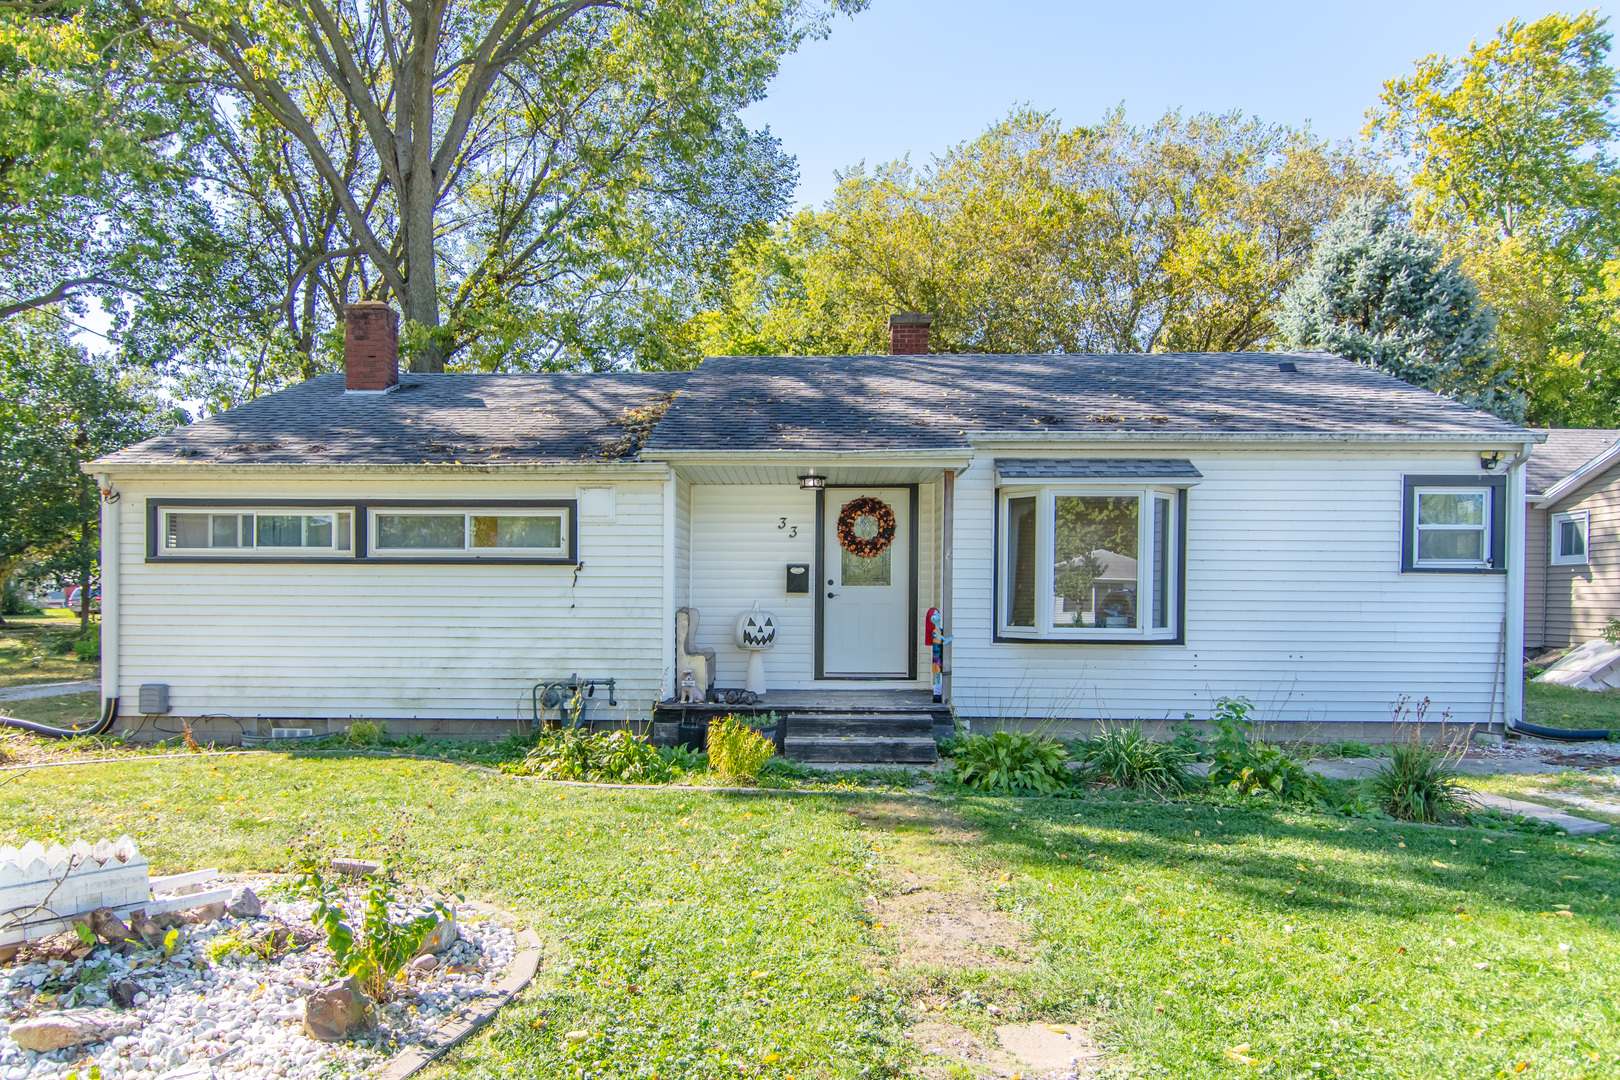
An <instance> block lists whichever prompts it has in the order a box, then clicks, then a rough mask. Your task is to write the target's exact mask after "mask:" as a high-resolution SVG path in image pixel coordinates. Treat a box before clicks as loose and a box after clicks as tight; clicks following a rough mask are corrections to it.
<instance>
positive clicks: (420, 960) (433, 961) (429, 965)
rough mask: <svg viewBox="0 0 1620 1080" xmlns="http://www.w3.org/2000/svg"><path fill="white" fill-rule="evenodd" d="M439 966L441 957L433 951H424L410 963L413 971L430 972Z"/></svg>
mask: <svg viewBox="0 0 1620 1080" xmlns="http://www.w3.org/2000/svg"><path fill="white" fill-rule="evenodd" d="M438 966H439V958H438V957H437V956H434V955H433V954H432V953H423V954H422V955H421V956H418V957H417V958H416V959H414V960H412V961H411V963H410V968H411V970H412V971H421V972H429V971H432V970H433V969H434V968H436V967H438Z"/></svg>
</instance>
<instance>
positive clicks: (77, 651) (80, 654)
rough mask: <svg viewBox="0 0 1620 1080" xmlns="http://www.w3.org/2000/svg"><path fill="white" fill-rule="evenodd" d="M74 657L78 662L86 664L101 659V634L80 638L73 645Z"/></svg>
mask: <svg viewBox="0 0 1620 1080" xmlns="http://www.w3.org/2000/svg"><path fill="white" fill-rule="evenodd" d="M73 656H74V659H76V660H82V661H85V662H89V661H93V660H100V659H101V634H100V633H98V632H95V633H92V634H91V635H90V636H89V637H84V638H80V639H79V640H78V641H75V642H74V643H73Z"/></svg>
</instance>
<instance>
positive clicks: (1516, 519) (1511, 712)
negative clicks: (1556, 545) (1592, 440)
mask: <svg viewBox="0 0 1620 1080" xmlns="http://www.w3.org/2000/svg"><path fill="white" fill-rule="evenodd" d="M1534 449H1535V444H1534V443H1525V444H1524V450H1523V452H1521V453H1520V454H1519V456H1518V457H1516V458H1514V459H1513V460H1512V461H1510V462H1508V475H1507V504H1508V509H1509V511H1510V512H1509V514H1508V535H1507V616H1506V621H1507V633H1506V634H1504V635H1503V653H1504V655H1503V657H1502V731H1503V734H1506V733H1507V730H1508V728H1510V727H1512V726H1513V725H1515V724H1517V723H1519V722H1520V721H1521V720H1523V719H1524V575H1525V558H1524V548H1525V539H1526V527H1527V522H1526V519H1527V517H1528V515H1529V511H1528V508H1527V507H1526V506H1525V501H1524V488H1525V476H1524V463H1525V462H1526V461H1529V460H1530V453H1531V451H1532V450H1534ZM1495 719H1496V718H1495V717H1494V716H1493V717H1488V718H1487V720H1488V721H1491V722H1494V721H1495ZM1490 726H1491V725H1490V723H1487V725H1486V727H1487V729H1489V727H1490Z"/></svg>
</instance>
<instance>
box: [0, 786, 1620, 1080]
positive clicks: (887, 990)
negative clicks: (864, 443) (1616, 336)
mask: <svg viewBox="0 0 1620 1080" xmlns="http://www.w3.org/2000/svg"><path fill="white" fill-rule="evenodd" d="M12 777H16V778H15V779H12ZM4 779H5V780H6V781H8V782H4V783H0V823H3V824H4V826H6V827H5V829H4V833H3V834H0V836H3V838H4V839H6V840H7V841H10V842H17V841H20V840H22V839H24V838H26V837H40V838H42V839H63V840H67V839H72V838H74V837H78V836H86V837H95V836H99V835H109V836H116V835H117V834H119V833H121V832H125V831H128V832H131V833H133V834H135V835H137V836H139V837H141V839H142V846H143V850H145V851H146V852H147V853H148V855H149V856H150V857H151V858H152V859H153V861H154V864H155V869H156V870H158V871H171V870H182V869H192V868H196V867H198V866H219V867H221V868H223V869H226V870H240V869H264V870H273V869H278V868H281V867H282V866H284V865H285V863H286V859H287V851H288V847H289V844H291V843H293V842H295V841H299V840H315V841H318V842H321V843H323V844H325V845H327V846H329V847H330V848H332V849H333V850H337V851H341V852H345V853H354V854H367V855H378V854H389V853H391V854H393V855H394V856H395V857H396V858H397V859H398V860H399V862H400V865H401V866H402V867H404V868H405V869H406V871H407V872H408V873H410V874H411V875H412V876H414V877H417V878H419V879H423V880H428V881H434V882H438V883H441V884H443V885H446V886H451V887H456V888H460V889H463V890H465V891H466V892H467V893H468V894H469V895H471V896H477V897H480V898H486V899H489V900H491V901H493V902H495V903H498V904H501V905H503V906H506V907H508V908H510V909H512V910H514V911H516V912H518V913H519V914H520V915H522V916H524V917H525V918H529V919H532V920H534V922H535V924H536V925H537V927H538V928H539V930H540V931H541V934H542V937H543V938H544V939H545V940H546V942H547V954H546V958H545V961H544V964H543V967H542V973H541V976H540V978H539V979H538V980H537V981H536V983H535V984H534V986H533V987H532V988H531V989H530V990H529V992H528V993H527V994H526V995H525V996H524V998H523V999H522V1000H521V1001H520V1002H519V1003H517V1004H516V1005H514V1006H512V1007H509V1008H508V1009H506V1010H503V1012H502V1013H501V1015H500V1016H499V1017H498V1018H497V1020H496V1021H495V1022H494V1024H493V1025H492V1026H491V1027H490V1028H489V1029H487V1031H486V1032H485V1033H484V1034H482V1035H480V1036H479V1037H478V1038H477V1039H475V1040H474V1041H473V1042H471V1043H470V1044H469V1045H468V1046H466V1047H465V1048H464V1049H462V1050H461V1051H459V1052H458V1053H457V1054H455V1055H454V1056H453V1057H452V1059H451V1060H450V1061H449V1062H448V1063H447V1064H446V1065H444V1066H442V1067H440V1068H439V1070H438V1071H437V1073H436V1075H438V1076H441V1077H442V1076H457V1077H461V1076H465V1077H494V1076H500V1077H547V1078H550V1077H561V1076H570V1077H573V1076H580V1077H584V1076H591V1077H602V1078H610V1077H612V1078H618V1077H623V1078H631V1077H641V1078H647V1077H651V1076H655V1075H656V1076H658V1077H660V1078H664V1080H682V1078H693V1080H696V1078H700V1077H701V1078H712V1077H721V1076H735V1075H765V1076H783V1077H787V1076H792V1077H823V1076H849V1077H855V1076H866V1077H882V1076H898V1075H913V1074H915V1072H916V1070H917V1069H918V1068H920V1067H921V1065H922V1064H923V1062H922V1061H921V1059H920V1055H919V1054H918V1052H917V1051H916V1050H915V1049H914V1048H913V1046H912V1044H911V1043H909V1042H908V1041H907V1040H906V1039H905V1037H904V1032H905V1028H906V1026H907V1024H909V1023H911V1022H913V1021H915V1020H916V1019H917V1017H916V1016H915V1014H914V1013H913V1012H912V1011H911V1004H912V1002H914V1001H915V1000H917V998H918V997H919V996H921V995H927V996H929V997H931V998H933V999H935V1000H946V999H948V1000H950V1001H952V1002H954V1004H953V1005H952V1006H951V1007H950V1008H949V1010H948V1018H949V1019H950V1020H951V1021H952V1022H955V1023H957V1024H960V1025H962V1026H963V1027H967V1028H969V1029H971V1030H975V1031H978V1032H980V1033H981V1034H985V1033H988V1028H989V1026H990V1024H991V1018H990V1017H989V1015H988V1014H987V1012H986V1005H987V1004H991V1003H994V1004H996V1005H997V1007H998V1008H999V1009H1001V1015H1002V1016H1011V1017H1019V1018H1022V1019H1026V1020H1042V1021H1046V1022H1054V1023H1056V1022H1061V1023H1071V1022H1080V1023H1085V1024H1091V1025H1094V1026H1095V1029H1096V1030H1097V1032H1098V1037H1099V1038H1100V1039H1101V1040H1102V1041H1104V1042H1105V1043H1106V1044H1108V1046H1109V1048H1110V1049H1109V1054H1110V1056H1111V1057H1112V1059H1113V1061H1114V1062H1115V1064H1116V1066H1117V1067H1118V1068H1119V1069H1121V1070H1122V1071H1127V1072H1132V1073H1136V1074H1140V1075H1160V1076H1175V1077H1237V1076H1250V1075H1261V1074H1264V1075H1269V1076H1281V1077H1316V1076H1322V1077H1330V1076H1346V1077H1358V1078H1374V1077H1378V1078H1382V1077H1391V1078H1393V1077H1414V1078H1416V1077H1424V1078H1427V1077H1447V1078H1451V1077H1467V1078H1472V1077H1479V1078H1491V1077H1497V1076H1500V1075H1506V1076H1510V1077H1513V1076H1519V1075H1525V1076H1530V1077H1547V1076H1551V1077H1608V1076H1613V1075H1615V1074H1616V1070H1617V1068H1620V1016H1617V1012H1620V1001H1617V999H1616V995H1615V992H1614V988H1615V987H1616V986H1620V947H1617V946H1620V906H1617V905H1616V903H1615V902H1614V901H1613V900H1612V896H1613V895H1614V894H1616V893H1620V881H1617V875H1616V869H1617V865H1620V864H1617V860H1616V849H1615V847H1614V846H1613V844H1612V843H1609V842H1597V843H1586V842H1582V843H1575V842H1571V841H1570V840H1568V839H1564V838H1539V837H1538V838H1531V837H1528V836H1520V835H1516V834H1512V833H1494V834H1485V833H1482V832H1479V831H1473V830H1454V829H1424V828H1419V827H1413V826H1396V825H1388V824H1367V823H1363V822H1359V821H1357V822H1347V821H1346V820H1345V819H1343V818H1329V817H1324V816H1317V815H1311V814H1303V813H1292V812H1286V811H1282V810H1279V809H1276V808H1260V809H1239V808H1234V807H1219V806H1214V805H1208V804H1200V805H1195V806H1191V807H1178V806H1164V805H1159V804H1132V803H1118V802H1108V801H1101V800H1098V801H1082V800H1001V799H990V798H967V799H960V800H955V801H947V800H926V801H923V800H915V799H914V800H911V801H909V802H906V803H903V804H902V803H896V804H893V805H896V806H900V805H906V806H923V807H928V808H930V810H931V812H933V813H935V814H936V815H942V816H952V817H953V818H954V819H955V820H956V822H957V824H958V826H961V827H965V828H968V829H971V830H974V831H975V832H976V834H977V835H976V838H972V839H971V841H970V842H967V843H962V842H960V841H961V834H960V828H958V829H956V830H955V831H954V832H955V835H953V836H952V837H951V838H949V839H947V838H946V837H944V836H942V835H941V834H940V832H939V830H936V829H930V828H927V827H918V828H907V827H901V826H893V827H886V826H884V825H882V824H881V821H882V819H878V820H879V823H878V824H873V825H870V826H868V825H865V824H863V823H862V821H861V820H860V819H858V818H856V817H855V816H852V815H851V814H850V813H849V811H850V810H851V809H856V808H861V807H871V806H878V805H883V804H882V803H881V802H880V801H879V800H877V799H874V798H871V797H864V798H853V797H846V798H836V797H831V796H820V795H816V796H797V797H784V796H764V797H748V796H742V797H726V796H718V795H713V794H706V793H701V792H691V791H686V792H683V791H680V790H679V789H647V790H645V791H600V790H587V789H578V788H559V787H555V786H548V785H544V784H538V783H534V782H529V781H522V780H516V779H512V778H507V777H499V776H491V775H488V774H484V773H479V772H474V771H471V770H466V769H460V768H456V767H454V766H449V765H440V764H435V763H426V762H409V761H397V760H396V761H379V760H360V759H345V758H337V759H333V758H326V759H296V758H283V757H278V756H273V755H268V754H266V755H255V756H254V757H253V758H251V759H231V758H225V759H196V760H186V761H181V762H166V763H146V764H133V763H132V764H126V765H118V766H100V767H94V766H78V767H68V768H60V769H50V770H41V771H36V772H31V773H26V774H11V775H10V776H6V777H4ZM1486 840H1490V841H1491V843H1486ZM1453 841H1455V844H1453ZM1403 844H1404V845H1405V846H1401V845H1403ZM947 864H948V865H949V866H950V867H952V868H954V869H952V871H951V873H952V874H955V875H957V876H960V877H961V878H962V879H963V880H965V881H968V882H972V883H976V884H975V887H976V888H981V889H983V890H986V891H987V892H988V893H989V895H991V896H993V897H994V903H995V905H996V906H997V907H998V908H1000V909H1001V910H1003V911H1004V912H1005V913H1006V914H1007V915H1008V916H1010V917H1011V918H1013V919H1014V921H1015V922H1016V923H1017V924H1018V925H1020V926H1025V927H1027V931H1028V951H1029V952H1030V954H1031V955H1032V957H1033V958H1034V961H1033V963H1031V964H1030V965H1029V966H1027V967H1022V968H1020V967H1003V968H990V969H986V968H979V967H974V968H939V969H934V968H926V969H918V968H912V967H908V966H907V965H906V963H905V962H904V961H903V953H902V952H901V951H900V950H899V949H898V948H897V942H896V940H895V938H894V936H893V935H894V934H895V933H896V931H895V929H894V928H892V927H882V926H879V925H875V924H874V923H873V921H872V917H871V916H870V915H868V914H867V913H866V911H867V909H866V908H865V907H864V906H863V898H865V897H867V896H868V895H869V894H875V895H877V896H880V897H881V896H884V895H886V894H889V893H893V892H894V891H895V884H894V882H895V878H896V877H897V876H898V875H900V874H901V873H903V872H907V871H908V869H910V868H914V867H916V866H918V865H927V866H933V867H935V868H936V869H938V868H940V867H943V866H946V865H947ZM1459 909H1460V910H1459ZM1561 911H1564V912H1568V914H1567V915H1565V914H1558V912H1561ZM1560 943H1564V944H1567V945H1569V946H1570V947H1571V948H1570V951H1569V952H1568V953H1565V952H1562V951H1560V949H1559V947H1558V946H1559V944H1560ZM1481 964H1483V965H1485V967H1484V968H1483V969H1482V968H1480V967H1477V966H1476V965H1481ZM929 1015H930V1016H931V1017H932V1016H933V1015H934V1014H932V1013H930V1014H929ZM570 1031H586V1032H588V1033H589V1035H588V1038H587V1040H586V1041H585V1042H584V1043H583V1044H581V1045H578V1046H574V1045H572V1044H570V1043H568V1042H566V1041H565V1040H564V1039H563V1038H562V1036H563V1034H564V1033H566V1032H570ZM1240 1047H1247V1049H1246V1050H1245V1049H1238V1048H1240ZM1229 1050H1230V1051H1232V1052H1231V1053H1229V1052H1228V1051H1229ZM1246 1062H1252V1064H1249V1063H1246ZM1522 1063H1528V1064H1527V1065H1526V1066H1525V1069H1524V1071H1523V1072H1522V1074H1521V1073H1520V1072H1519V1071H1518V1066H1519V1065H1520V1064H1522Z"/></svg>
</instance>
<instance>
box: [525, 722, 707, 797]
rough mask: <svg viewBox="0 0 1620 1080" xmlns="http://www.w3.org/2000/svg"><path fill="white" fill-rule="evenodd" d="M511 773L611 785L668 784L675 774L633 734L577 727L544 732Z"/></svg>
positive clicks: (655, 752) (643, 741)
mask: <svg viewBox="0 0 1620 1080" xmlns="http://www.w3.org/2000/svg"><path fill="white" fill-rule="evenodd" d="M508 771H509V772H512V773H515V774H517V775H519V776H538V777H539V778H540V779H542V780H587V781H593V782H597V783H610V784H666V783H668V782H669V781H670V780H672V779H674V775H675V771H674V768H673V767H672V766H671V765H670V763H669V762H668V761H667V760H666V759H665V758H664V756H663V755H662V754H660V753H659V751H658V749H657V748H656V747H654V746H652V745H651V744H650V743H648V742H647V740H645V739H643V738H640V737H639V736H637V735H635V734H634V733H633V732H629V731H623V730H621V731H607V732H591V731H587V730H585V729H584V728H577V727H560V728H555V729H553V730H551V731H546V732H543V733H542V734H541V735H540V736H539V738H538V739H537V740H536V742H535V745H534V748H533V749H531V750H530V751H529V752H528V754H527V755H526V756H525V757H524V759H523V761H522V763H521V764H519V765H516V766H512V767H510V768H509V769H508Z"/></svg>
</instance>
